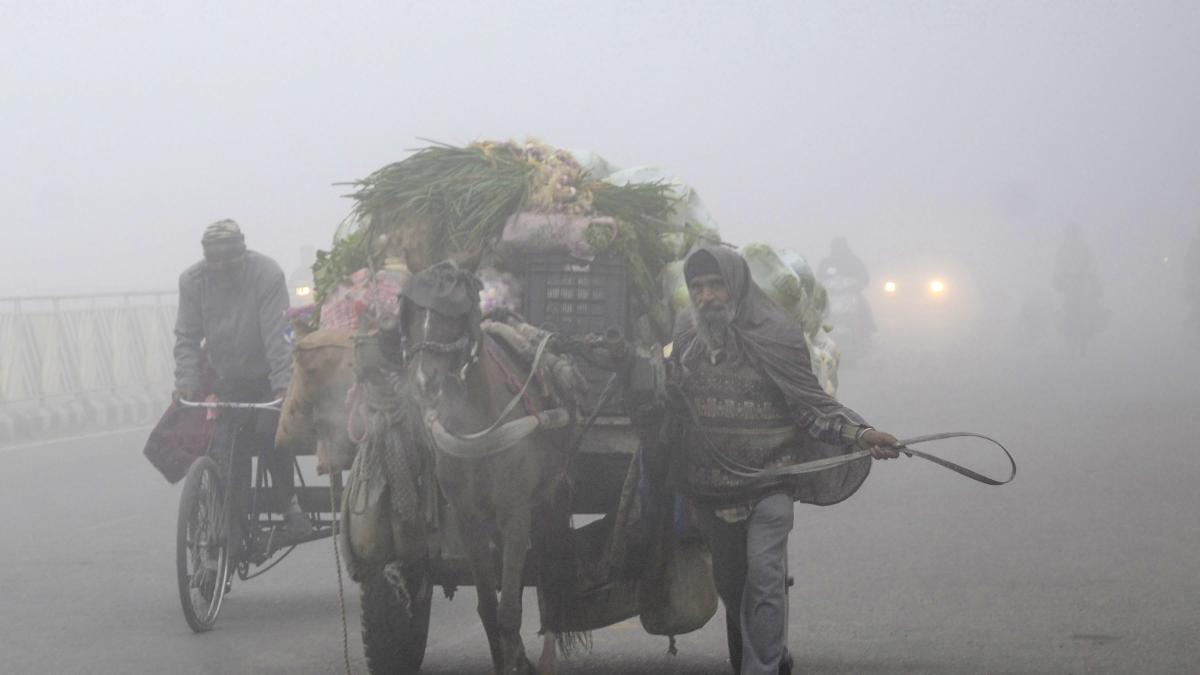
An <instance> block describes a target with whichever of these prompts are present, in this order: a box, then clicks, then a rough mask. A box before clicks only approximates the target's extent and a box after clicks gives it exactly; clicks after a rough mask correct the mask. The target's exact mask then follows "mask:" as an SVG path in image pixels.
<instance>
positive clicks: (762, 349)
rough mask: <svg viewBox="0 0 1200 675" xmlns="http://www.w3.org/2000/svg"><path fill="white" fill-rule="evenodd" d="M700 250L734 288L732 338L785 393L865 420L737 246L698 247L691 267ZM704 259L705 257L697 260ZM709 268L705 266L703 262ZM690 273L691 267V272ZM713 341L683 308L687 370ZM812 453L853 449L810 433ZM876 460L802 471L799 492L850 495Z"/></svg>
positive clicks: (815, 412)
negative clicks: (825, 377)
mask: <svg viewBox="0 0 1200 675" xmlns="http://www.w3.org/2000/svg"><path fill="white" fill-rule="evenodd" d="M698 256H704V257H709V256H711V258H712V259H713V260H715V261H716V263H717V267H718V269H719V270H720V274H721V276H722V277H723V278H724V280H725V286H726V288H727V289H728V290H729V296H730V304H731V308H730V309H731V310H732V312H733V323H732V324H731V325H730V337H729V339H730V344H729V345H728V346H727V348H730V349H733V350H736V351H737V352H738V353H740V355H742V356H744V357H746V358H748V359H749V360H750V363H752V364H753V365H754V366H756V367H758V368H759V369H760V370H761V371H762V373H763V374H764V375H766V377H767V378H768V379H770V380H771V381H772V382H773V383H774V384H775V385H776V386H777V387H779V390H780V391H781V392H782V393H783V396H784V398H785V399H786V400H787V402H788V404H789V405H790V406H791V407H792V408H793V410H796V411H797V412H798V413H801V418H808V419H818V418H820V419H828V418H829V417H835V418H838V419H839V420H840V421H841V422H843V423H845V424H865V422H863V419H862V417H860V416H859V415H858V413H856V412H854V411H853V410H850V409H849V408H847V407H845V406H843V405H842V404H841V403H839V402H838V401H837V399H835V398H833V397H832V396H830V395H829V394H827V393H825V390H824V389H822V388H821V385H820V383H819V382H818V381H817V377H816V375H814V374H813V371H812V362H811V357H810V355H809V351H808V342H807V341H806V340H805V338H804V330H803V328H801V326H800V323H799V322H798V321H797V320H796V319H794V318H792V317H791V316H790V315H788V313H787V312H786V311H785V310H784V309H783V308H782V307H780V306H779V305H778V304H776V303H775V301H773V300H771V298H770V297H769V296H768V295H767V294H766V293H765V292H764V291H763V290H762V289H761V288H759V287H758V284H756V283H754V279H753V278H751V276H750V266H749V265H747V264H746V261H745V259H743V258H742V256H741V255H739V254H738V253H737V252H736V251H734V250H733V249H730V248H727V247H724V246H705V247H701V248H698V249H697V250H695V251H693V252H692V254H691V255H690V256H689V257H688V261H687V262H685V263H684V269H685V270H686V269H687V268H688V267H689V266H690V265H692V260H693V259H695V258H697V257H698ZM697 264H699V261H697ZM700 269H703V267H700ZM685 274H686V272H685ZM707 351H708V347H707V345H706V344H705V342H704V340H700V339H697V332H696V327H695V321H694V318H693V316H692V312H690V311H687V312H682V313H681V314H680V316H679V318H678V320H677V321H676V322H675V337H674V350H673V352H674V353H675V354H677V355H678V356H677V357H676V358H677V359H678V363H679V364H680V365H681V366H682V368H683V372H684V375H685V376H686V374H687V371H688V370H689V369H690V368H692V367H694V366H695V365H696V364H697V363H699V359H702V358H705V355H706V353H707ZM804 441H805V451H806V452H805V454H806V455H807V456H806V459H821V458H824V457H833V456H837V455H842V454H845V453H847V452H849V450H850V449H849V448H846V447H844V446H841V445H833V444H829V443H823V442H820V441H817V440H816V439H815V438H810V437H806V438H805V439H804ZM870 468H871V460H870V458H869V457H868V458H864V459H863V460H861V461H856V462H851V463H850V464H844V465H842V466H839V467H835V468H833V469H829V470H827V471H819V472H816V473H812V474H805V475H803V476H798V477H797V478H798V479H802V480H801V481H799V482H800V483H801V485H800V486H799V489H798V492H799V498H800V499H801V501H805V502H809V503H813V504H832V503H835V502H838V501H841V500H842V499H845V498H846V497H849V496H850V495H851V494H853V493H854V491H855V490H857V489H858V486H859V485H861V484H862V482H863V481H864V480H865V479H866V477H867V472H868V471H870Z"/></svg>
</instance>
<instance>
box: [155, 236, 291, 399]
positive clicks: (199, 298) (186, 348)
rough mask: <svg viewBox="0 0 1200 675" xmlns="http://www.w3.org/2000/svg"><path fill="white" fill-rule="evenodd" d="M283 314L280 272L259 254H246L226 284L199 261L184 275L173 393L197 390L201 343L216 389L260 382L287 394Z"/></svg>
mask: <svg viewBox="0 0 1200 675" xmlns="http://www.w3.org/2000/svg"><path fill="white" fill-rule="evenodd" d="M287 309H288V291H287V284H286V283H285V281H284V276H283V270H282V269H280V267H279V265H278V264H277V263H276V262H275V261H274V260H272V259H270V258H268V257H267V256H265V255H262V254H261V253H256V252H254V251H246V262H245V264H244V265H243V266H242V269H241V272H240V276H239V277H238V278H237V279H236V280H234V281H233V282H232V283H228V284H218V283H215V281H214V279H212V277H211V275H210V273H209V272H208V271H207V270H206V268H205V265H204V262H203V261H201V262H198V263H196V264H195V265H192V266H191V267H189V268H187V269H186V270H184V272H183V274H181V275H179V315H178V318H177V319H176V321H175V386H176V388H178V389H185V390H189V391H193V392H195V391H198V390H199V387H200V360H201V355H200V343H201V341H202V340H203V341H205V347H206V349H207V350H208V359H209V362H210V363H211V364H212V367H213V369H214V370H215V371H216V373H217V383H218V385H217V386H218V389H221V388H222V387H226V388H228V387H233V388H240V389H244V388H246V387H247V386H249V387H254V383H256V382H258V383H261V382H262V381H263V380H267V381H269V382H270V387H271V390H272V391H278V390H280V389H286V388H287V386H288V381H289V380H290V379H291V375H292V348H291V345H289V344H288V342H287V339H286V337H285V332H286V330H287V318H286V317H285V312H286V311H287Z"/></svg>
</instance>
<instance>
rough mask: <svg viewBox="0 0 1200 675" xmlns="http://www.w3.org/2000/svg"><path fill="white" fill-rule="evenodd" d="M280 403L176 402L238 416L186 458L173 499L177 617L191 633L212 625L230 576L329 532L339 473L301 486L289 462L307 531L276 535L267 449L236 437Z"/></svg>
mask: <svg viewBox="0 0 1200 675" xmlns="http://www.w3.org/2000/svg"><path fill="white" fill-rule="evenodd" d="M280 403H281V401H272V402H268V403H235V402H193V401H180V405H181V406H182V407H193V408H206V409H208V410H210V411H213V412H215V413H216V414H217V415H232V416H236V418H237V428H236V431H235V432H234V433H233V434H232V435H230V436H228V437H217V436H214V437H213V440H212V441H211V442H210V443H209V447H208V449H207V451H206V452H205V454H204V456H203V457H200V458H198V459H196V460H195V461H194V462H193V463H192V465H191V467H190V468H189V469H188V471H187V475H186V476H185V478H184V482H183V490H182V493H181V495H180V498H179V520H178V527H177V533H176V557H175V565H176V578H177V582H178V586H179V600H180V602H181V603H182V605H183V616H184V618H185V619H186V620H187V623H188V626H190V627H191V629H192V630H193V631H195V632H197V633H202V632H205V631H208V630H211V629H212V627H213V626H214V625H215V624H216V621H217V616H218V614H219V613H220V611H221V605H222V601H223V600H224V598H225V595H226V593H228V592H229V590H230V588H231V587H232V585H233V579H234V578H235V577H236V578H238V579H240V580H242V581H248V580H250V579H253V578H254V577H257V576H259V575H260V574H263V573H265V572H266V571H267V570H269V569H271V568H272V567H274V566H275V565H276V564H278V563H279V562H280V561H282V560H283V558H285V557H286V556H287V555H288V554H289V553H291V552H292V550H293V549H294V548H295V547H296V546H298V545H299V544H302V543H305V542H309V541H314V540H317V539H325V538H328V537H331V536H332V535H333V532H334V523H335V520H336V513H337V508H336V505H337V504H338V503H339V502H340V499H341V492H342V486H341V475H340V474H339V473H334V474H332V475H331V476H330V483H331V486H330V487H320V486H308V485H306V484H305V479H304V475H303V472H302V471H301V470H300V465H299V463H298V462H293V464H294V467H293V468H294V470H295V472H296V473H295V476H296V483H297V485H296V491H295V492H296V496H297V498H298V500H299V502H300V505H301V508H302V509H303V510H304V511H305V512H306V514H307V516H308V518H309V520H310V522H311V523H312V525H313V530H312V533H311V534H309V535H308V536H307V537H304V538H302V539H295V538H286V537H284V536H282V534H281V533H282V526H283V521H282V514H283V512H284V508H285V507H286V505H287V496H286V495H285V494H283V492H282V491H281V490H280V489H279V488H277V487H275V486H274V485H272V482H271V478H270V473H269V471H268V470H267V464H268V463H267V462H265V461H260V459H261V458H262V456H263V455H264V454H265V453H267V452H270V451H271V448H270V447H253V444H250V447H247V444H246V443H239V442H238V439H239V437H241V436H243V435H252V431H253V429H254V427H255V425H256V424H258V423H259V420H260V416H264V417H265V416H268V415H270V416H273V414H274V413H275V412H277V411H278V410H279V404H280ZM235 449H236V452H235Z"/></svg>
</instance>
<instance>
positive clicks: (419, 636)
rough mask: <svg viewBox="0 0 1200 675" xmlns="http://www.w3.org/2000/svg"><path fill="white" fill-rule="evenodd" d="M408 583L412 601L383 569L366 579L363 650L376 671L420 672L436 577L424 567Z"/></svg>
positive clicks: (393, 674)
mask: <svg viewBox="0 0 1200 675" xmlns="http://www.w3.org/2000/svg"><path fill="white" fill-rule="evenodd" d="M409 576H412V577H417V578H416V579H412V580H411V581H409V583H407V584H406V585H407V586H408V588H409V591H410V592H411V593H412V603H411V614H410V605H409V603H408V601H407V600H405V599H402V597H403V595H402V592H400V591H399V590H398V589H397V588H396V586H395V585H394V584H393V583H392V582H391V581H389V580H388V578H387V577H386V576H385V575H384V574H383V573H381V572H376V573H374V574H372V575H370V576H368V577H367V578H366V579H364V580H363V583H362V626H363V633H362V636H363V651H364V652H366V656H367V670H369V671H370V672H371V673H373V674H375V675H383V674H385V673H386V674H387V675H416V673H418V672H420V670H421V662H422V661H424V660H425V642H426V639H427V638H428V637H429V610H430V605H431V600H432V598H433V580H432V579H431V578H430V576H429V572H428V570H427V569H425V568H424V567H422V568H421V570H420V572H419V573H417V574H412V575H409Z"/></svg>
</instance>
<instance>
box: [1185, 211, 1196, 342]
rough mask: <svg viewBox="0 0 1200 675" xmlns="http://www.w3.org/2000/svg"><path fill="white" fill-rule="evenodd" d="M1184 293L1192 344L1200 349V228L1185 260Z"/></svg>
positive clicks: (1189, 246)
mask: <svg viewBox="0 0 1200 675" xmlns="http://www.w3.org/2000/svg"><path fill="white" fill-rule="evenodd" d="M1183 293H1184V298H1185V299H1186V300H1187V306H1188V309H1187V322H1188V327H1189V328H1190V329H1191V330H1190V333H1191V337H1192V344H1193V345H1194V346H1195V347H1197V348H1200V227H1198V228H1196V236H1195V237H1193V238H1192V243H1191V244H1189V245H1188V250H1187V255H1185V256H1184V259H1183Z"/></svg>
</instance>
